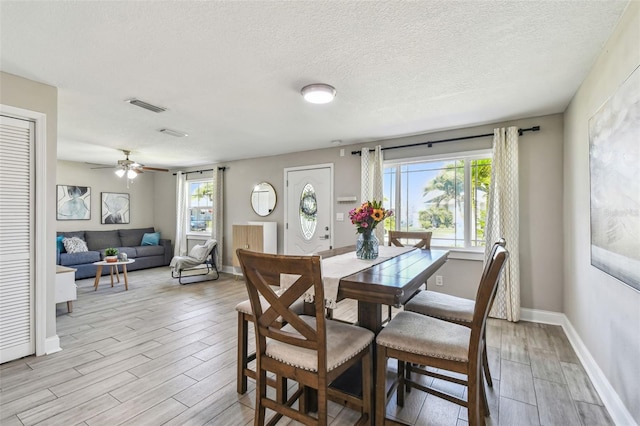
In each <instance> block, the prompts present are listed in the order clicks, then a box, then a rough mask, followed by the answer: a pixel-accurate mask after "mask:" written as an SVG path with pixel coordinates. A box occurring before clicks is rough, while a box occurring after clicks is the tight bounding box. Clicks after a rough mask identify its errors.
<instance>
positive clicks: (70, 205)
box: [56, 185, 91, 220]
mask: <svg viewBox="0 0 640 426" xmlns="http://www.w3.org/2000/svg"><path fill="white" fill-rule="evenodd" d="M56 193H57V195H56V200H57V201H56V219H58V220H89V219H91V188H90V187H88V186H75V185H56Z"/></svg>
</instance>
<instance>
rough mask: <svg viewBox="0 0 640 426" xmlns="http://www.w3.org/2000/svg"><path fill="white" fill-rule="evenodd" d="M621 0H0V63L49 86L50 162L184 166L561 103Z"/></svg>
mask: <svg viewBox="0 0 640 426" xmlns="http://www.w3.org/2000/svg"><path fill="white" fill-rule="evenodd" d="M627 3H628V2H627V0H624V1H469V2H464V1H412V2H409V1H406V2H404V1H403V2H400V1H368V2H363V1H346V0H345V1H320V0H315V1H304V2H303V1H296V2H294V1H256V2H250V1H211V2H202V1H162V2H161V1H135V2H134V1H128V2H127V1H86V2H84V1H71V2H62V1H40V2H34V1H18V2H8V1H1V2H0V40H1V41H0V43H1V44H0V69H1V70H2V71H4V72H8V73H11V74H15V75H19V76H22V77H25V78H28V79H32V80H35V81H39V82H42V83H46V84H48V85H51V86H55V87H57V88H58V102H59V108H58V158H59V159H64V160H72V161H89V162H97V163H108V164H111V163H115V162H116V160H118V159H121V158H122V153H120V152H118V149H121V148H123V149H129V150H131V151H132V155H131V157H132V159H135V160H137V161H139V162H141V163H144V164H146V165H148V166H159V167H169V168H177V167H187V166H198V165H203V164H210V163H215V162H223V161H229V160H234V159H241V158H249V157H258V156H264V155H275V154H282V153H287V152H294V151H303V150H309V149H316V148H326V147H330V146H332V145H331V141H332V140H335V139H340V140H342V141H343V144H345V145H346V144H352V143H358V142H364V141H371V140H377V139H385V138H391V137H399V136H404V135H410V134H416V133H425V132H431V131H436V130H443V129H450V128H458V127H466V126H471V125H476V124H482V123H490V122H495V121H502V120H509V119H516V118H522V117H530V116H536V115H544V114H550V113H557V112H562V111H564V109H565V108H566V106H567V104H568V102H569V101H570V99H571V97H572V96H573V94H574V93H575V91H576V89H577V88H578V87H579V85H580V83H581V82H582V81H583V79H584V77H585V76H586V75H587V72H588V70H589V68H590V67H591V65H592V64H593V62H594V61H595V59H596V56H597V55H598V54H599V53H600V51H601V48H602V46H603V45H604V43H605V41H606V40H607V38H608V37H609V35H610V34H611V32H612V30H613V28H614V27H615V25H616V23H617V22H618V20H619V18H620V16H621V14H622V13H623V11H624V9H625V7H626V5H627ZM316 82H323V83H328V84H331V85H333V86H335V87H336V89H337V97H336V99H335V101H334V102H333V103H330V104H326V105H312V104H308V103H306V102H304V100H303V99H302V97H301V96H300V93H299V92H300V88H301V87H302V86H304V85H306V84H309V83H316ZM0 89H1V88H0ZM131 97H137V98H139V99H142V100H145V101H148V102H151V103H153V104H156V105H160V106H164V107H166V108H168V110H167V111H166V112H164V113H160V114H155V113H152V112H148V111H146V110H143V109H140V108H137V107H134V106H131V105H129V104H127V103H125V102H124V100H125V99H128V98H131ZM164 127H168V128H172V129H176V130H181V131H184V132H187V133H188V134H189V137H187V138H182V139H177V138H174V137H172V136H167V135H164V134H162V133H159V132H158V130H159V129H161V128H164Z"/></svg>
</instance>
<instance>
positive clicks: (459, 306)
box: [404, 239, 506, 387]
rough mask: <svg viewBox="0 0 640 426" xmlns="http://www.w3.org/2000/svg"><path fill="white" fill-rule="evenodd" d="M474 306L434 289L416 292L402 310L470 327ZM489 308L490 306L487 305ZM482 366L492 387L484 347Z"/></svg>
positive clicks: (501, 240)
mask: <svg viewBox="0 0 640 426" xmlns="http://www.w3.org/2000/svg"><path fill="white" fill-rule="evenodd" d="M505 244H506V242H505V240H504V239H500V240H499V241H498V242H496V243H495V244H494V245H493V247H492V249H491V250H492V251H491V254H490V257H492V256H493V253H494V252H495V250H496V248H497V246H499V245H501V246H502V247H504V246H505ZM474 307H475V302H474V301H473V300H469V299H465V298H462V297H457V296H451V295H448V294H444V293H438V292H436V291H430V290H423V291H420V292H418V293H417V294H416V295H415V296H414V297H413V298H411V299H410V300H409V301H408V302H407V303H406V304H405V305H404V310H405V311H409V312H416V313H418V314H422V315H427V316H429V317H434V318H439V319H441V320H445V321H449V322H453V323H456V324H460V325H464V326H467V327H471V324H472V323H473V309H474ZM489 310H491V306H489ZM483 341H484V342H485V344H486V338H485V339H483ZM482 367H483V369H484V377H485V379H486V380H487V384H488V385H489V387H493V380H492V379H491V371H490V370H489V360H488V359H487V350H486V347H485V348H483V351H482Z"/></svg>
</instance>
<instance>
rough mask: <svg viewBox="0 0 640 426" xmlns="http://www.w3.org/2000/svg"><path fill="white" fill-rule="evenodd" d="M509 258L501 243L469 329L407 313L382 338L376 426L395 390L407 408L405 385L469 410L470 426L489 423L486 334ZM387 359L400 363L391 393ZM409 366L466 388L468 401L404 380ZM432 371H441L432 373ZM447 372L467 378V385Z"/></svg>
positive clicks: (378, 342)
mask: <svg viewBox="0 0 640 426" xmlns="http://www.w3.org/2000/svg"><path fill="white" fill-rule="evenodd" d="M508 256H509V253H508V251H507V250H506V248H505V247H504V246H502V245H500V244H498V245H496V247H495V250H492V256H491V257H490V258H489V260H488V262H487V263H486V265H485V267H484V271H483V273H482V278H481V279H480V285H479V286H478V291H477V295H476V301H475V306H474V310H473V320H472V324H471V327H466V326H463V325H460V324H456V323H453V322H448V321H443V320H440V319H438V318H433V317H429V316H426V315H421V314H417V313H415V312H404V311H403V312H399V313H398V314H397V315H396V316H395V317H394V318H393V319H392V320H391V321H390V322H389V323H388V324H387V326H386V327H385V328H384V329H383V330H382V331H381V332H380V333H379V334H378V336H377V338H376V351H377V361H376V362H377V369H376V371H377V373H376V374H377V376H376V417H375V418H376V424H377V425H382V424H384V422H385V412H386V405H387V402H388V400H389V397H390V396H391V395H393V392H394V390H396V389H397V404H398V406H403V405H404V387H405V385H409V386H410V387H413V388H416V389H419V390H422V391H424V392H428V393H431V394H433V395H436V396H438V397H440V398H443V399H446V400H448V401H451V402H454V403H457V404H459V405H462V406H464V407H467V410H468V414H469V424H470V425H471V426H476V425H484V424H485V415H489V407H488V404H487V401H486V395H485V390H484V384H483V382H482V377H481V376H482V366H481V364H482V352H483V348H484V343H483V339H484V336H485V333H484V330H485V327H486V323H487V316H488V314H489V308H490V306H491V303H492V302H493V299H494V297H495V294H496V290H497V287H498V280H499V277H500V273H501V271H502V268H503V266H504V264H505V261H506V259H507V258H508ZM389 358H394V359H397V360H398V373H397V376H396V378H395V380H394V382H393V383H392V385H391V388H390V389H389V390H388V391H387V389H386V369H387V368H386V367H387V360H388V359H389ZM405 366H407V367H408V368H410V369H411V370H412V371H413V372H416V373H420V374H423V375H428V376H432V377H436V378H438V379H441V380H446V381H450V382H454V383H458V384H462V385H465V386H467V388H468V391H467V400H466V401H465V400H463V399H461V398H459V397H457V396H453V395H450V394H447V393H445V392H443V391H441V390H437V389H434V388H433V387H430V386H425V385H423V384H420V383H417V382H416V381H413V380H412V379H411V378H407V377H405V374H404V368H405ZM429 367H431V368H432V369H433V368H436V369H438V371H437V372H433V371H429V370H428V368H429ZM449 373H459V374H464V375H466V380H464V379H460V378H459V377H454V376H453V375H450V374H449Z"/></svg>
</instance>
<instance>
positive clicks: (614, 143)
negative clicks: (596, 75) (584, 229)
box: [589, 67, 640, 291]
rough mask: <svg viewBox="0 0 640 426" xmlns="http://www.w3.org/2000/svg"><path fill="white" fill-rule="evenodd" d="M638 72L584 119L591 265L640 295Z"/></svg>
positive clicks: (639, 123)
mask: <svg viewBox="0 0 640 426" xmlns="http://www.w3.org/2000/svg"><path fill="white" fill-rule="evenodd" d="M639 70H640V67H639V68H636V69H635V71H634V72H633V73H631V75H630V76H629V78H627V80H626V81H625V82H624V83H623V84H622V85H621V86H620V87H619V88H618V90H617V91H616V92H615V93H614V94H613V95H612V96H611V98H609V100H607V102H606V103H605V104H604V105H603V106H602V107H601V108H600V109H599V110H598V111H597V112H596V113H595V114H594V115H593V117H591V119H590V120H589V169H590V170H589V171H590V178H591V264H592V265H593V266H595V267H596V268H598V269H601V270H603V271H604V272H606V273H607V274H609V275H611V276H613V277H615V278H617V279H619V280H620V281H622V282H623V283H625V284H627V285H629V286H631V287H632V288H634V289H636V290H638V291H640V179H639V178H638V176H640V144H639V143H638V140H639V139H638V135H640V71H639Z"/></svg>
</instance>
